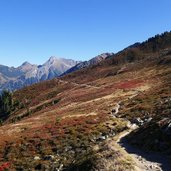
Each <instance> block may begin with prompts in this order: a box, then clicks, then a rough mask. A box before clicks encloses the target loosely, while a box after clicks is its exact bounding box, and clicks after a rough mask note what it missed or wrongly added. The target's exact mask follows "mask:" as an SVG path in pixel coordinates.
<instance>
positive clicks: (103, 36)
mask: <svg viewBox="0 0 171 171" xmlns="http://www.w3.org/2000/svg"><path fill="white" fill-rule="evenodd" d="M170 7H171V1H170V0H0V64H4V65H9V66H18V65H20V64H21V63H23V62H24V61H29V62H30V63H35V64H42V63H44V62H45V61H46V60H47V59H48V58H49V57H50V56H53V55H54V56H58V57H65V58H72V59H75V60H88V59H90V58H92V57H94V56H96V55H98V54H100V53H103V52H117V51H119V50H121V49H123V48H125V47H126V46H128V45H130V44H133V43H135V42H137V41H140V42H141V41H144V40H146V39H147V38H149V37H151V36H154V35H155V34H158V33H162V32H164V31H170V30H171V12H170Z"/></svg>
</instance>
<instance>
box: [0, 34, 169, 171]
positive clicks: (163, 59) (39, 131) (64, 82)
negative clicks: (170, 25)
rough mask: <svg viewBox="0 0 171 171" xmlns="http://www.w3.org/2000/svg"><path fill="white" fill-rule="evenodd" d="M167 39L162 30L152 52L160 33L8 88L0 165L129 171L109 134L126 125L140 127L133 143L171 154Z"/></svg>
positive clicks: (130, 164) (132, 166)
mask: <svg viewBox="0 0 171 171" xmlns="http://www.w3.org/2000/svg"><path fill="white" fill-rule="evenodd" d="M170 36H171V33H170V32H169V33H167V36H166V33H164V34H162V35H160V38H161V40H160V43H159V44H158V43H157V48H155V49H154V48H153V47H155V45H156V40H157V39H158V37H157V38H156V39H155V38H154V39H149V40H148V41H146V42H144V43H141V44H138V45H137V46H136V47H135V46H133V47H130V48H127V49H124V50H123V51H120V52H119V53H117V54H115V55H113V56H111V57H109V58H107V59H106V60H104V61H102V62H101V63H99V65H94V66H91V67H87V68H83V69H81V70H78V71H76V72H72V73H70V74H67V75H65V76H63V77H60V78H55V79H53V80H49V81H45V82H41V83H38V84H34V85H32V86H29V87H25V88H23V89H21V90H18V91H16V92H14V94H13V96H12V98H13V106H12V108H11V113H10V114H9V115H8V116H7V119H6V120H3V121H2V126H1V127H0V147H1V148H0V164H1V165H2V166H4V165H5V166H6V167H8V168H10V169H11V170H12V169H13V170H57V169H59V170H69V171H72V170H80V171H81V170H90V171H91V170H105V169H106V168H107V169H109V170H116V171H119V170H128V171H129V170H135V163H133V162H132V160H131V159H130V158H129V156H126V155H125V153H123V152H122V150H121V149H120V148H119V147H118V146H117V145H115V144H116V143H115V142H114V139H113V137H117V135H118V134H119V133H120V132H123V131H124V130H126V129H129V127H132V126H136V127H137V128H138V129H137V130H135V131H133V133H132V134H131V137H130V141H131V142H132V143H133V144H136V145H137V146H141V145H142V144H141V143H142V142H145V143H144V144H145V145H144V146H145V147H148V146H149V147H150V150H158V148H156V147H161V145H164V146H165V147H167V148H166V149H167V150H166V151H164V150H163V152H167V153H168V154H169V155H171V154H170V147H171V143H170V142H171V138H170V136H169V133H170V129H169V124H170V122H169V121H170V120H171V113H170V97H171V84H170V83H171V77H170V73H171V53H170V51H171V43H170V42H171V37H170ZM166 40H167V41H166ZM165 42H167V43H165ZM1 115H2V113H1ZM165 118H167V119H165ZM1 119H2V118H1ZM128 121H129V122H128ZM163 126H164V127H163ZM141 135H143V136H141ZM134 137H136V138H134ZM143 137H148V139H145V141H144V139H143ZM150 137H151V138H150ZM156 139H157V140H158V141H156ZM132 140H136V141H132ZM159 140H161V142H162V143H161V144H160V143H155V142H159ZM166 142H167V144H166ZM145 147H144V148H145ZM159 150H161V149H160V148H159ZM10 169H9V170H10Z"/></svg>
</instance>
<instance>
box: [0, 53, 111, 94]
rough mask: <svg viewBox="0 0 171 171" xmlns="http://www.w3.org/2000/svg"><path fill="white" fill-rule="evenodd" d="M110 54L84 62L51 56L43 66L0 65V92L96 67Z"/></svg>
mask: <svg viewBox="0 0 171 171" xmlns="http://www.w3.org/2000/svg"><path fill="white" fill-rule="evenodd" d="M112 54H113V53H104V54H101V55H98V56H96V57H94V58H92V59H91V60H89V61H85V62H78V61H74V60H72V59H64V58H57V57H55V56H51V57H50V58H49V60H48V61H47V62H45V63H44V64H43V65H34V64H30V63H29V62H24V63H23V64H22V65H21V66H19V67H17V68H14V67H8V66H4V65H0V91H2V90H4V89H7V90H10V91H13V90H17V89H20V88H22V87H25V86H28V85H31V84H34V83H38V82H40V81H44V80H50V79H52V78H55V77H58V76H60V75H62V74H64V73H65V74H66V73H71V72H73V71H76V70H79V69H81V68H85V67H88V66H90V65H96V64H97V63H98V62H100V61H102V60H104V59H105V58H107V57H109V56H110V55H112Z"/></svg>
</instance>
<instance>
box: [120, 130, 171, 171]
mask: <svg viewBox="0 0 171 171" xmlns="http://www.w3.org/2000/svg"><path fill="white" fill-rule="evenodd" d="M129 133H130V131H127V132H124V133H122V134H121V135H120V136H119V137H118V140H117V143H118V144H119V145H120V146H121V148H122V149H124V150H125V151H126V152H127V153H128V154H129V155H130V156H131V158H132V159H133V161H134V162H135V170H136V171H171V159H170V161H169V159H168V158H167V157H166V156H164V155H162V154H159V153H151V152H148V153H147V152H144V151H142V150H140V149H138V148H136V147H133V146H132V145H130V144H128V142H127V141H126V136H127V135H128V134H129Z"/></svg>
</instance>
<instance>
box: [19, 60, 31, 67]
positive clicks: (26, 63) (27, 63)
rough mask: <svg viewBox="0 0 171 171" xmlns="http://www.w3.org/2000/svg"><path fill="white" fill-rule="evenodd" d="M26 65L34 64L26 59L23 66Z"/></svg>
mask: <svg viewBox="0 0 171 171" xmlns="http://www.w3.org/2000/svg"><path fill="white" fill-rule="evenodd" d="M25 65H32V64H30V63H29V62H28V61H25V62H23V64H22V65H21V66H25Z"/></svg>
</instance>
